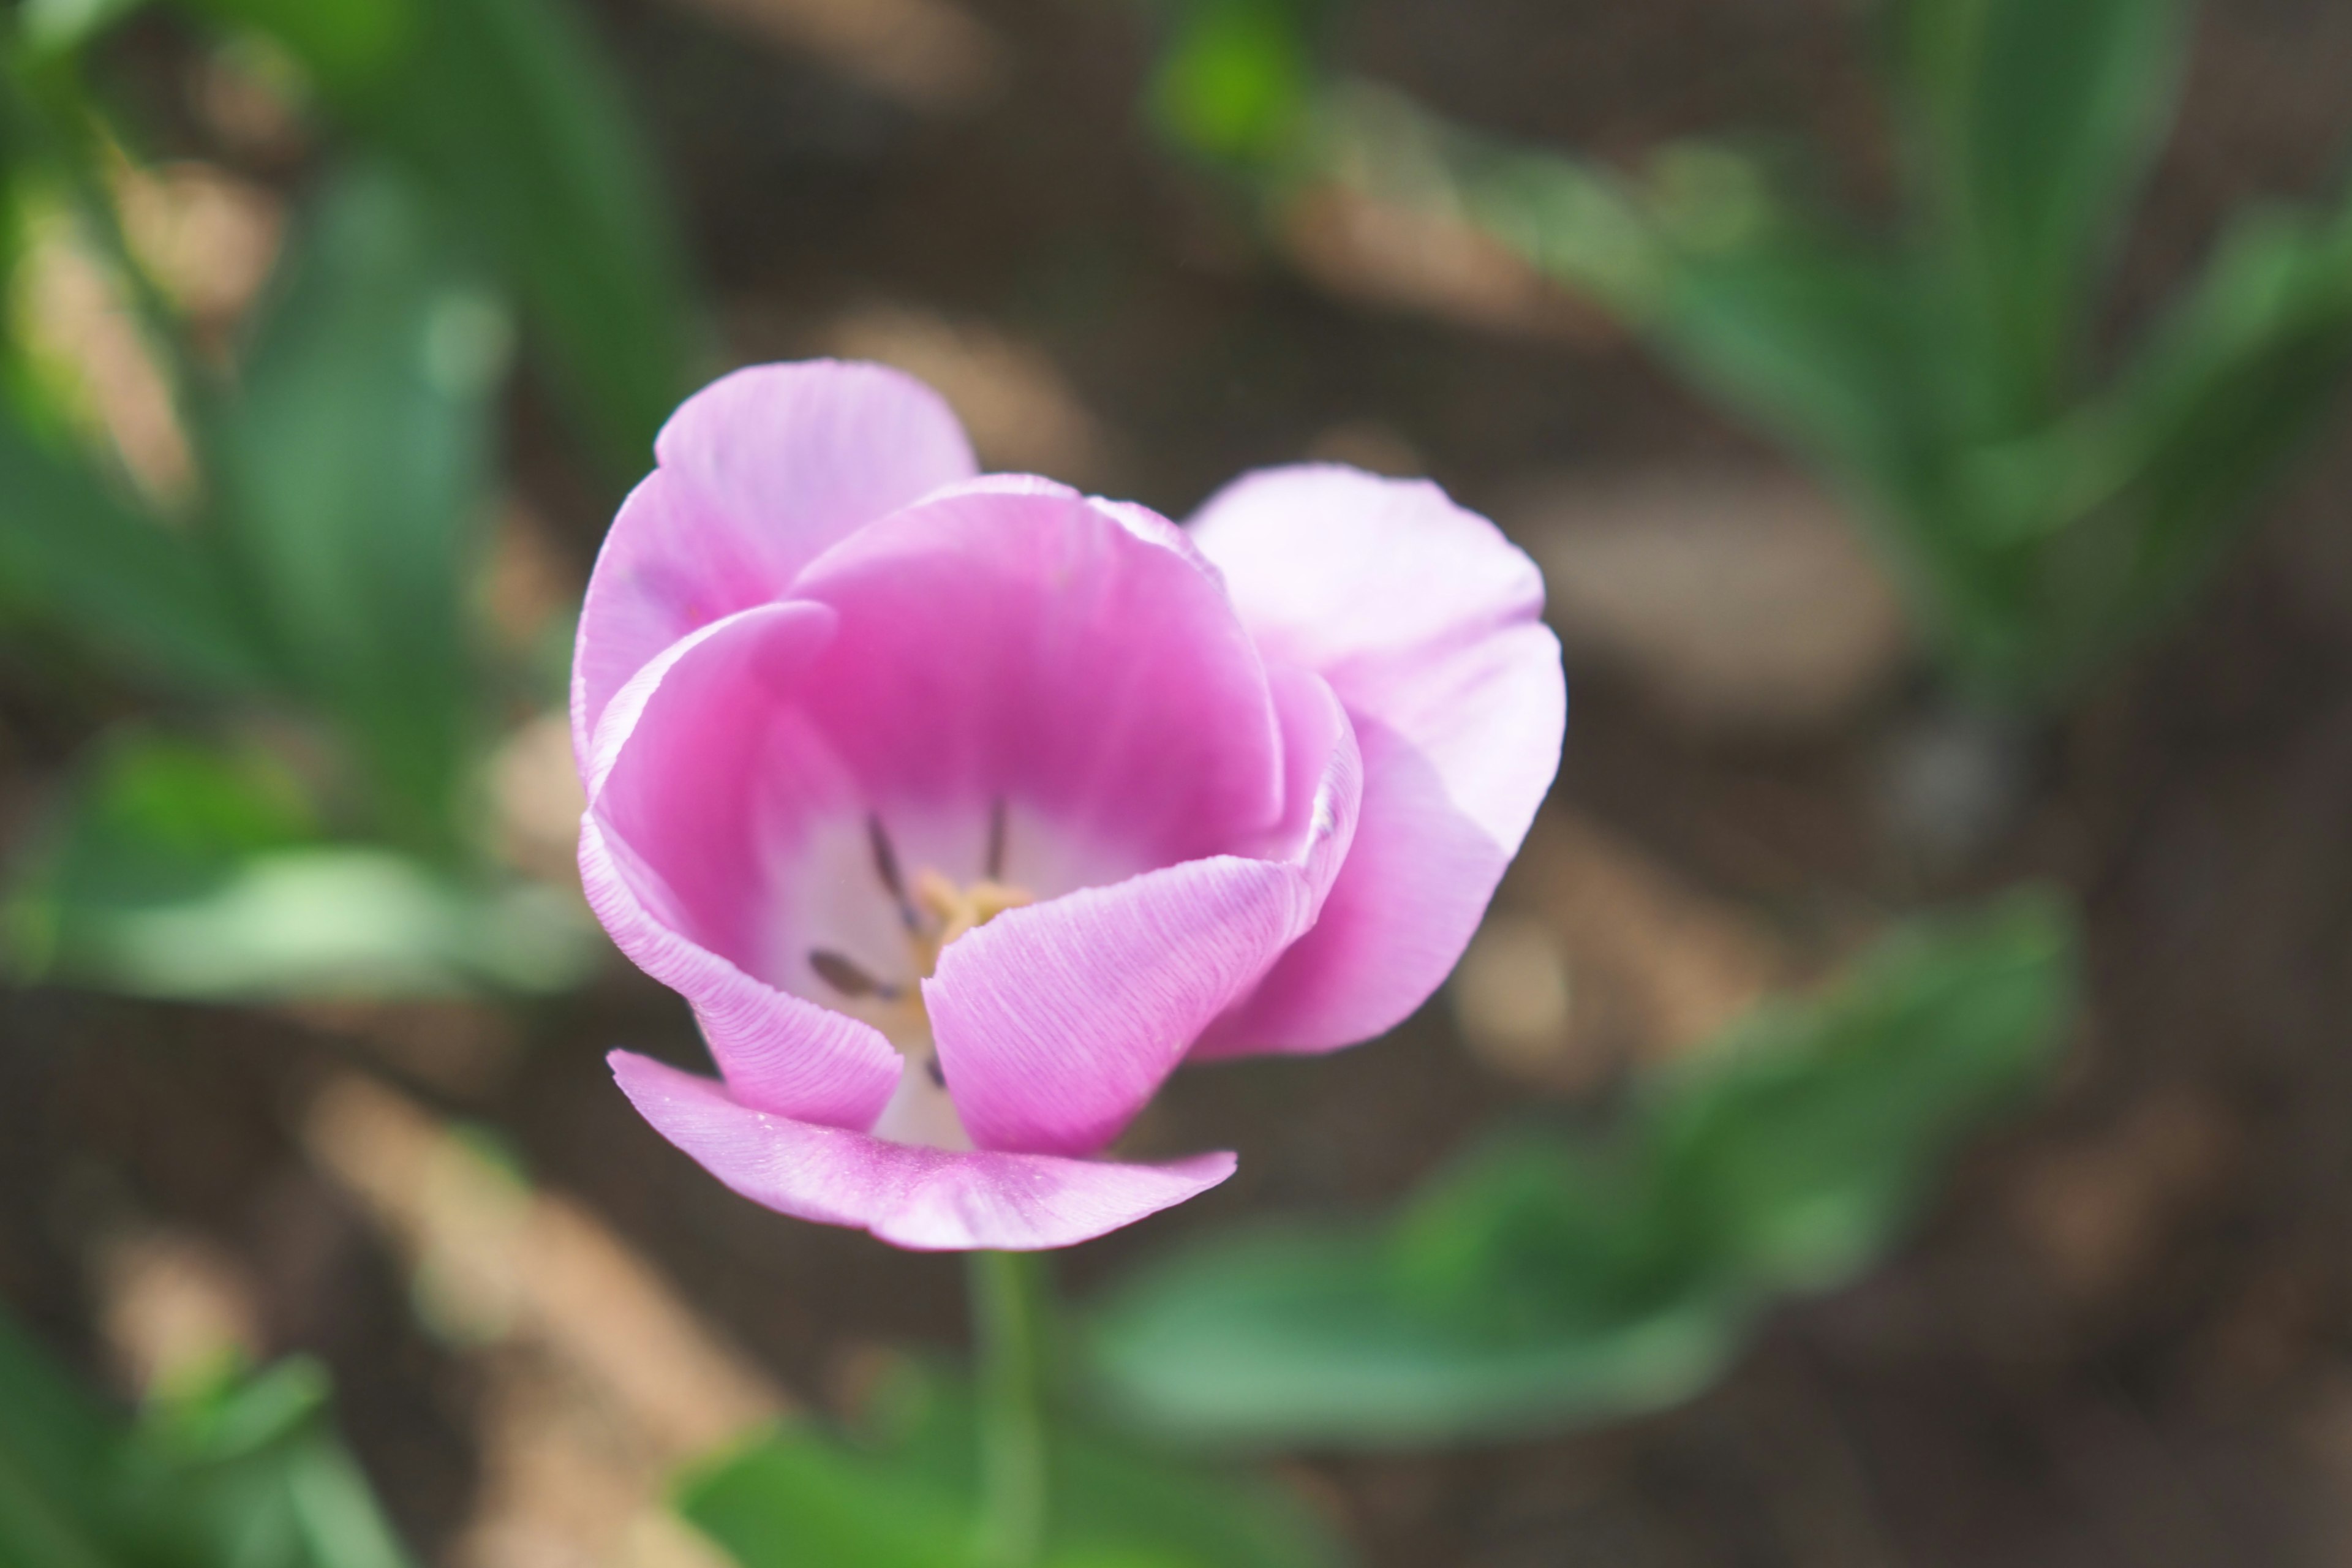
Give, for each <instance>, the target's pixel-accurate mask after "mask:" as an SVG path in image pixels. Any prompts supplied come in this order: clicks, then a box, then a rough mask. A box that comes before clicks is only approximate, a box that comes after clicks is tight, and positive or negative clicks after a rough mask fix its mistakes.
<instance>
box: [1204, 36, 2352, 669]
mask: <svg viewBox="0 0 2352 1568" xmlns="http://www.w3.org/2000/svg"><path fill="white" fill-rule="evenodd" d="M1234 4H1235V5H1241V7H1242V8H1243V9H1247V10H1250V11H1252V12H1253V13H1254V14H1255V16H1258V17H1259V18H1260V21H1259V23H1258V24H1257V25H1258V26H1265V27H1273V26H1276V25H1277V24H1278V23H1280V22H1281V20H1282V19H1283V18H1285V17H1286V16H1288V15H1289V7H1288V5H1287V0H1259V3H1258V4H1256V5H1246V4H1244V0H1234ZM1211 11H1212V12H1214V11H1215V8H1214V7H1212V8H1211ZM1878 19H1879V21H1880V23H1881V24H1882V26H1881V32H1882V37H1883V40H1884V43H1885V49H1884V51H1883V58H1884V61H1885V67H1886V75H1887V80H1888V86H1889V89H1890V91H1891V93H1892V96H1893V98H1894V100H1895V109H1896V110H1897V119H1898V121H1899V123H1900V124H1901V126H1902V127H1903V130H1904V133H1905V143H1906V158H1905V161H1904V163H1903V165H1902V170H1903V174H1904V188H1903V192H1902V195H1903V205H1904V209H1905V210H1904V212H1903V214H1902V222H1901V224H1900V225H1899V226H1898V227H1896V228H1895V230H1894V231H1892V232H1889V233H1885V234H1871V233H1866V232H1859V231H1857V229H1856V228H1855V227H1854V226H1850V225H1848V224H1846V223H1844V222H1842V221H1840V220H1838V219H1836V218H1834V217H1832V216H1825V215H1824V214H1823V213H1822V212H1821V211H1819V210H1818V208H1817V206H1816V205H1815V204H1813V203H1811V202H1810V201H1807V200H1804V199H1801V198H1800V197H1799V196H1797V195H1793V194H1792V191H1791V182H1790V180H1788V179H1787V178H1786V177H1785V175H1784V174H1782V173H1781V172H1780V171H1779V170H1777V169H1774V168H1771V167H1768V166H1766V165H1765V164H1763V163H1759V162H1758V161H1757V160H1755V159H1753V158H1750V157H1748V156H1746V155H1744V154H1742V153H1739V152H1738V151H1737V150H1735V149H1734V148H1732V147H1731V146H1729V145H1727V144H1723V143H1715V142H1692V143H1685V144H1679V145H1675V146H1670V147H1666V148H1664V149H1662V150H1660V151H1659V152H1658V153H1656V154H1655V155H1654V156H1653V157H1652V158H1651V159H1650V160H1649V161H1648V163H1646V164H1645V166H1643V168H1641V169H1640V170H1637V171H1633V172H1622V171H1618V170H1614V169H1610V168H1604V167H1601V166H1599V165H1597V164H1594V163H1590V162H1588V161H1585V160H1582V159H1579V158H1577V157H1575V156H1573V155H1570V154H1567V153H1555V152H1549V151H1537V150H1531V149H1526V148H1516V147H1510V146H1506V145H1504V144H1502V143H1500V142H1496V141H1495V140H1493V139H1490V138H1486V137H1482V136H1479V135H1476V134H1474V133H1472V132H1466V131H1464V130H1462V129H1459V128H1457V127H1455V126H1454V125H1451V124H1448V123H1445V122H1444V121H1440V120H1438V119H1437V118H1436V117H1434V116H1433V115H1431V114H1428V113H1427V112H1425V111H1423V110H1420V109H1419V108H1417V107H1416V106H1414V105H1412V104H1411V103H1410V102H1408V101H1406V100H1402V98H1400V97H1398V96H1397V95H1395V94H1393V93H1388V92H1382V91H1380V90H1377V89H1366V88H1362V87H1358V86H1353V85H1349V84H1345V83H1335V82H1332V81H1329V80H1328V79H1313V77H1312V75H1311V73H1310V77H1309V79H1308V81H1307V85H1305V86H1303V87H1300V88H1297V89H1296V93H1295V96H1297V97H1298V98H1300V99H1301V100H1304V101H1305V102H1306V103H1307V106H1308V107H1307V109H1306V110H1302V111H1300V112H1297V113H1295V114H1286V116H1285V117H1284V120H1283V123H1285V124H1287V125H1291V126H1293V127H1294V128H1295V129H1294V130H1293V132H1292V133H1291V134H1290V135H1289V136H1288V138H1287V139H1286V141H1284V142H1281V143H1280V144H1279V145H1276V146H1271V147H1267V148H1263V149H1259V150H1258V152H1259V155H1258V156H1256V157H1255V159H1254V160H1244V162H1246V163H1248V164H1249V166H1250V167H1252V168H1254V170H1255V174H1256V176H1257V178H1258V179H1259V180H1260V182H1261V184H1262V185H1263V186H1264V188H1265V189H1266V190H1267V192H1268V194H1269V195H1272V196H1274V197H1275V198H1276V199H1277V200H1278V199H1280V197H1281V196H1282V195H1283V194H1284V193H1285V192H1286V191H1287V190H1288V189H1289V188H1290V187H1291V186H1292V185H1293V184H1296V183H1297V182H1299V181H1307V182H1313V181H1322V180H1339V181H1344V182H1348V183H1350V184H1355V185H1357V186H1359V187H1360V188H1362V189H1363V190H1364V191H1365V192H1366V194H1368V195H1371V196H1372V197H1374V198H1375V199H1378V200H1381V201H1383V202H1387V203H1391V204H1394V205H1401V206H1404V207H1407V208H1411V209H1414V210H1417V211H1420V212H1423V213H1425V214H1429V215H1433V216H1438V217H1442V218H1444V219H1448V220H1452V221H1457V222H1462V223H1466V224H1470V225H1474V226H1478V227H1481V228H1484V229H1486V231H1488V232H1489V233H1491V234H1492V235H1494V236H1495V237H1497V238H1499V239H1500V240H1502V241H1503V242H1504V243H1505V244H1507V245H1508V246H1510V247H1513V248H1514V249H1516V250H1517V251H1518V252H1519V253H1520V254H1521V255H1523V256H1524V257H1525V258H1527V259H1528V261H1530V262H1531V263H1532V264H1533V265H1534V266H1536V267H1537V268H1540V269H1541V270H1543V271H1544V272H1546V273H1548V274H1549V275H1550V276H1552V277H1553V278H1555V279H1559V281H1561V282H1563V283H1565V284H1567V285H1569V286H1570V287H1571V288H1574V289H1578V290H1580V291H1581V292H1583V293H1586V294H1588V295H1589V296H1591V298H1593V299H1594V300H1597V301H1599V302H1600V303H1601V304H1602V305H1603V306H1604V307H1605V308H1607V309H1609V310H1612V312H1614V313H1615V314H1617V315H1618V316H1619V317H1620V318H1621V319H1622V320H1623V321H1625V322H1626V323H1628V324H1629V325H1630V326H1632V327H1633V329H1635V330H1636V331H1640V332H1641V333H1643V335H1644V336H1645V337H1647V338H1648V339H1649V341H1650V342H1652V343H1653V344H1654V347H1655V348H1656V349H1657V351H1658V352H1659V353H1661V354H1662V355H1664V357H1665V358H1667V359H1668V360H1669V361H1671V362H1672V363H1674V364H1675V365H1676V366H1677V367H1678V368H1679V369H1680V370H1681V371H1682V372H1683V373H1684V374H1686V375H1687V376H1688V377H1689V378H1690V379H1691V380H1692V381H1693V382H1695V383H1696V384H1698V385H1700V386H1701V387H1703V388H1704V389H1706V391H1707V392H1708V393H1710V394H1711V395H1713V396H1715V397H1716V398H1717V399H1718V400H1719V401H1720V402H1722V403H1723V404H1724V405H1726V406H1727V407H1728V408H1730V409H1731V410H1732V411H1734V412H1735V413H1736V414H1738V416H1741V417H1743V418H1745V419H1746V420H1748V422H1750V423H1752V424H1754V425H1756V426H1759V428H1761V429H1763V430H1764V431H1766V432H1768V433H1769V434H1770V435H1771V436H1773V437H1775V438H1777V439H1779V440H1780V442H1782V443H1783V444H1784V445H1785V446H1787V447H1789V448H1790V450H1791V451H1793V452H1794V453H1796V454H1797V455H1798V456H1799V457H1800V458H1802V459H1803V460H1805V461H1806V462H1808V463H1810V464H1811V466H1812V467H1814V468H1816V469H1817V470H1818V471H1819V472H1820V473H1821V474H1822V477H1823V478H1824V479H1826V480H1827V481H1828V483H1829V485H1830V487H1831V488H1832V489H1833V490H1836V491H1838V492H1839V493H1841V494H1842V495H1843V496H1844V497H1845V498H1846V499H1847V500H1849V501H1850V502H1851V503H1852V505H1853V510H1854V511H1855V512H1856V514H1857V516H1858V517H1859V518H1860V519H1861V520H1862V521H1864V524H1865V525H1866V526H1867V528H1868V529H1869V531H1870V532H1871V534H1872V537H1873V540H1874V542H1875V543H1876V544H1877V545H1878V547H1879V548H1880V551H1881V553H1882V554H1883V556H1884V557H1885V560H1886V561H1887V562H1888V563H1889V565H1890V566H1891V568H1892V569H1893V571H1894V573H1895V576H1896V578H1897V581H1898V582H1899V584H1901V586H1902V587H1903V589H1904V590H1905V592H1906V595H1907V596H1908V598H1909V600H1910V603H1911V605H1912V607H1913V611H1914V614H1915V616H1916V619H1917V621H1918V622H1919V624H1920V626H1921V628H1922V630H1923V632H1924V634H1925V637H1926V640H1927V643H1928V644H1929V646H1930V647H1932V649H1933V650H1934V651H1935V652H1936V654H1937V657H1938V658H1939V659H1940V660H1941V662H1942V664H1943V666H1944V668H1945V671H1946V673H1947V675H1948V678H1949V679H1950V680H1951V681H1952V682H1953V683H1954V684H1955V685H1956V686H1958V688H1960V689H1962V690H1963V692H1964V693H1965V694H1966V695H1967V696H1969V698H1971V699H1972V700H1976V701H1979V702H1981V703H1983V704H1986V705H1988V706H1992V707H1996V708H2006V709H2010V710H2027V711H2031V710H2042V709H2047V708H2049V707H2052V706H2054V705H2056V704H2059V703H2063V702H2064V701H2066V700H2069V699H2070V698H2072V697H2073V696H2074V694H2075V693H2076V692H2078V691H2079V690H2080V689H2081V688H2082V686H2083V685H2084V682H2085V681H2086V680H2088V679H2091V678H2092V677H2093V676H2095V675H2096V674H2097V673H2098V672H2099V671H2100V670H2101V669H2103V668H2105V667H2106V666H2107V665H2109V664H2110V663H2111V662H2112V661H2114V660H2115V659H2116V658H2117V657H2118V656H2119V655H2121V654H2122V653H2124V652H2125V651H2126V650H2127V649H2128V648H2129V647H2131V646H2132V645H2133V644H2134V643H2135V642H2136V641H2137V640H2138V639H2139V638H2141V637H2145V636H2147V634H2148V633H2149V632H2150V631H2151V630H2152V629H2154V628H2155V627H2157V626H2160V625H2161V623H2162V621H2163V619H2164V618H2165V616H2168V614H2170V613H2171V612H2172V611H2174V610H2175V609H2177V608H2178V607H2179V605H2180V604H2181V603H2182V602H2183V601H2184V600H2185V599H2186V598H2187V597H2188V596H2189V595H2190V594H2191V593H2192V592H2193V591H2194V589H2195V587H2196V586H2197V584H2199V583H2200V582H2201V581H2202V580H2203V579H2204V577H2205V576H2206V575H2207V574H2209V573H2210V570H2211V569H2212V567H2213V565H2214V564H2215V563H2217V562H2218V561H2219V560H2220V559H2221V557H2222V556H2223V554H2224V553H2225V552H2226V551H2227V549H2228V547H2229V545H2230V543H2231V542H2232V541H2233V540H2234V539H2235V538H2236V537H2237V535H2238V534H2239V532H2240V531H2242V528H2243V526H2244V524H2245V522H2246V521H2247V519H2248V517H2249V515H2250V513H2251V511H2252V507H2253V505H2254V503H2255V502H2256V500H2258V499H2259V497H2260V495H2261V494H2262V492H2263V488H2264V487H2265V486H2266V485H2267V484H2268V483H2269V482H2271V481H2272V480H2273V479H2275V477H2276V476H2277V475H2278V473H2279V472H2280V471H2281V469H2282V468H2284V465H2285V463H2286V461H2287V460H2288V459H2289V458H2291V457H2292V456H2293V455H2294V451H2295V450H2296V449H2297V447H2298V446H2299V445H2300V443H2301V441H2302V439H2303V438H2304V437H2306V436H2308V435H2309V434H2310V433H2311V431H2312V430H2313V428H2314V426H2315V425H2316V424H2317V423H2318V422H2319V421H2320V419H2321V418H2322V417H2324V416H2326V413H2327V412H2328V410H2329V409H2330V408H2331V407H2332V406H2333V405H2334V404H2335V400H2336V395H2337V393H2338V391H2339V389H2340V387H2341V385H2342V384H2343V381H2344V379H2345V375H2346V373H2347V369H2352V191H2347V193H2345V194H2343V195H2338V196H2336V198H2334V199H2333V200H2332V201H2331V202H2329V203H2327V204H2325V205H2319V206H2315V207H2311V208H2307V209H2301V210H2285V209H2257V210H2253V211H2250V212H2248V213H2246V214H2243V215H2242V216H2239V217H2238V218H2237V219H2236V220H2235V221H2234V222H2233V223H2232V224H2231V226H2229V228H2228V229H2227V231H2226V232H2225V233H2224V234H2223V236H2222V237H2221V241H2220V243H2219V244H2218V245H2217V246H2216V247H2215V249H2214V252H2213V255H2212V257H2211V258H2210V260H2209V262H2208V264H2207V266H2206V268H2205V270H2204V273H2203V276H2202V277H2201V278H2200V279H2198V280H2197V281H2196V282H2195V283H2194V284H2193V286H2192V287H2191V288H2190V289H2189V290H2188V291H2187V293H2186V295H2185V297H2184V299H2183V300H2180V301H2179V302H2178V303H2177V304H2176V305H2175V306H2174V307H2173V308H2172V309H2171V310H2169V311H2168V313H2167V314H2165V315H2164V316H2163V317H2162V318H2161V319H2160V320H2159V321H2158V322H2157V323H2156V325H2155V326H2154V327H2153V329H2152V330H2151V331H2149V333H2148V334H2147V338H2146V339H2145V340H2144V341H2143V342H2141V343H2139V344H2138V345H2137V346H2135V347H2132V348H2130V349H2129V350H2127V352H2126V353H2123V354H2122V355H2121V356H2120V362H2119V363H2120V368H2117V369H2115V370H2113V371H2105V372H2103V371H2102V370H2101V369H2100V367H2099V366H2098V365H2097V364H2095V363H2094V356H2093V355H2092V353H2091V352H2090V350H2091V348H2092V346H2093V344H2092V340H2093V338H2094V335H2095V330H2096V329H2097V328H2098V327H2099V326H2100V324H2101V317H2102V312H2103V310H2104V308H2105V289H2104V283H2105V279H2106V277H2107V274H2108V271H2109V268H2110V264H2111V263H2112V260H2113V258H2114V253H2115V250H2116V242H2117V240H2118V238H2119V237H2120V234H2121V231H2122V229H2123V226H2124V222H2125V219H2126V216H2127V215H2128V213H2129V211H2130V209H2131V207H2132V205H2133V204H2134V202H2135V200H2136V198H2137V195H2138V194H2139V192H2140V189H2141V187H2142V185H2143V184H2144V183H2145V180H2146V176H2147V172H2148V170H2149V168H2150V167H2151V166H2152V164H2153V163H2154V162H2155V159H2156V155H2157V153H2158V151H2159V149H2160V146H2161V144H2162V142H2163V140H2164V137H2165V135H2166V133H2167V132H2168V129H2169V126H2170V122H2171V117H2172V113H2171V111H2172V105H2173V102H2174V100H2175V97H2176V94H2177V89H2178V83H2179V77H2180V72H2181V67H2182V60H2183V56H2184V52H2185V41H2186V37H2187V34H2188V31H2189V28H2188V23H2189V5H2188V0H2079V3H2069V4H2064V5H2053V4H2049V3H2048V0H1883V3H1882V5H1881V6H1880V8H1879V17H1878ZM1226 25H1227V26H1231V27H1233V28H1234V29H1235V30H1236V31H1237V32H1240V31H1245V29H1243V28H1242V27H1241V25H1240V24H1239V23H1228V24H1226ZM1176 37H1177V39H1178V43H1177V44H1176V45H1174V46H1171V47H1180V48H1181V40H1182V38H1183V37H1184V35H1183V34H1181V32H1180V33H1179V34H1178V35H1177V36H1176ZM1173 68H1174V67H1173V65H1172V64H1171V66H1170V67H1169V69H1171V70H1172V69H1173ZM1196 119H1197V117H1196ZM1160 122H1161V125H1162V127H1163V129H1164V130H1165V131H1166V132H1168V133H1169V134H1170V135H1171V136H1172V137H1173V138H1175V139H1176V140H1177V141H1178V142H1180V144H1182V145H1185V146H1187V147H1188V148H1192V149H1194V150H1206V151H1211V152H1216V153H1221V154H1223V155H1225V156H1226V157H1227V158H1228V161H1229V162H1230V161H1234V159H1233V156H1232V155H1233V154H1234V153H1236V152H1237V151H1240V150H1244V149H1240V148H1239V146H1238V144H1229V143H1226V142H1219V141H1218V140H1217V139H1216V138H1215V136H1214V135H1213V133H1211V132H1204V131H1202V129H1200V128H1199V127H1198V125H1196V122H1195V120H1188V119H1186V118H1183V117H1181V116H1177V117H1171V116H1169V115H1166V114H1163V115H1161V116H1160Z"/></svg>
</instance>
